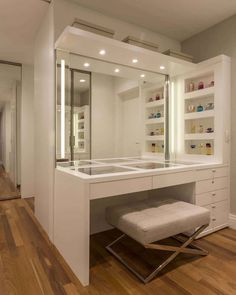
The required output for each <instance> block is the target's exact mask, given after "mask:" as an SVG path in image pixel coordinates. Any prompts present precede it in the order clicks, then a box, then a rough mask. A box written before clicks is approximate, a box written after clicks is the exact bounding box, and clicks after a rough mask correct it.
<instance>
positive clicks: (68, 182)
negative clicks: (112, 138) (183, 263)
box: [54, 159, 229, 285]
mask: <svg viewBox="0 0 236 295" xmlns="http://www.w3.org/2000/svg"><path fill="white" fill-rule="evenodd" d="M145 161H146V160H145ZM97 162H99V163H100V164H98V165H97V164H96V163H93V164H92V165H91V164H90V166H86V167H87V168H86V169H88V170H86V171H87V172H88V171H91V170H90V169H91V168H92V167H98V166H99V167H100V169H102V170H103V171H106V168H105V167H113V168H111V169H114V167H115V169H130V170H129V171H127V172H126V171H125V172H118V173H116V172H115V173H108V174H100V175H88V174H85V173H82V172H78V171H77V170H78V169H82V171H84V170H83V168H85V166H79V167H58V168H56V173H55V197H54V198H55V199H54V244H55V246H56V247H57V248H58V250H59V251H60V253H61V254H62V255H63V257H64V258H65V260H66V261H67V263H68V264H69V265H70V267H71V268H72V270H73V271H74V273H75V274H76V275H77V277H78V278H79V280H80V281H81V283H82V284H83V285H88V284H89V237H90V207H91V203H92V202H94V201H95V202H96V200H99V199H100V200H101V199H103V201H104V204H106V203H105V202H106V201H108V200H109V199H112V198H111V197H114V196H120V197H122V199H123V200H124V199H125V198H124V196H123V195H126V194H130V193H134V194H132V195H127V199H128V198H129V197H132V199H133V198H134V197H136V193H140V192H147V196H144V197H148V193H150V192H151V193H153V192H154V194H156V193H157V192H158V191H159V190H161V189H164V188H170V191H169V192H168V190H169V189H167V190H166V191H165V193H161V194H164V195H165V196H166V197H176V198H180V199H184V200H185V201H188V202H191V203H194V204H197V205H199V206H204V207H206V208H208V209H209V210H210V211H211V215H212V222H211V224H210V226H209V228H207V230H206V231H205V232H204V233H203V235H204V234H208V233H211V232H214V231H216V230H218V229H220V228H223V227H226V226H228V215H229V209H228V203H229V202H228V198H229V197H228V167H227V166H225V165H222V164H219V163H211V164H209V163H207V164H197V163H196V164H192V163H191V164H187V165H186V164H178V165H176V166H171V167H165V168H157V169H142V168H137V167H135V165H136V164H137V165H138V166H139V165H140V164H141V166H142V163H144V162H143V160H141V159H139V160H134V159H132V161H131V162H127V163H126V162H125V161H124V160H123V159H122V163H108V162H106V163H102V160H97ZM148 162H151V163H154V162H156V161H155V160H154V161H153V160H149V161H148ZM129 165H130V166H129ZM131 167H132V168H131ZM71 168H72V169H75V170H71ZM131 169H132V170H131ZM99 173H100V172H99ZM171 188H174V190H171ZM157 189H158V190H157ZM165 196H164V197H165ZM108 197H110V198H108ZM162 197H163V196H162ZM116 198H117V197H116ZM137 198H138V195H137ZM104 206H105V205H104ZM91 218H92V216H91ZM101 219H102V217H101ZM96 222H97V223H99V222H100V221H99V215H98V217H97V220H96V221H95V223H96ZM105 229H106V228H100V230H105ZM95 231H99V230H95ZM93 232H94V230H93Z"/></svg>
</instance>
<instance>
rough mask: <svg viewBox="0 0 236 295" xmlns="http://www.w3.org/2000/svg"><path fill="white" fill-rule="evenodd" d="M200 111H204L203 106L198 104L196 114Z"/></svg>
mask: <svg viewBox="0 0 236 295" xmlns="http://www.w3.org/2000/svg"><path fill="white" fill-rule="evenodd" d="M202 111H204V109H203V106H202V105H201V104H199V106H198V107H197V112H202Z"/></svg>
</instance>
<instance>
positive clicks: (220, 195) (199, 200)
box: [196, 189, 228, 206]
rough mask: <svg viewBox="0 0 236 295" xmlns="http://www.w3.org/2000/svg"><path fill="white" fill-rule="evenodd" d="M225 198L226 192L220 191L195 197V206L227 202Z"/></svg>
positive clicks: (225, 190) (226, 196) (224, 190)
mask: <svg viewBox="0 0 236 295" xmlns="http://www.w3.org/2000/svg"><path fill="white" fill-rule="evenodd" d="M227 198H228V190H227V189H221V190H218V191H213V192H208V193H204V194H200V195H196V205H198V206H205V205H209V204H212V203H217V202H220V201H224V200H227Z"/></svg>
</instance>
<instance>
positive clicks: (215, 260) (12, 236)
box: [0, 199, 236, 295]
mask: <svg viewBox="0 0 236 295" xmlns="http://www.w3.org/2000/svg"><path fill="white" fill-rule="evenodd" d="M30 208H32V206H31V207H30V205H29V204H28V202H27V201H25V200H21V199H19V200H12V201H3V202H0V295H123V294H124V295H213V294H214V295H236V279H235V273H236V231H234V230H231V229H224V230H221V231H219V232H217V233H214V234H212V235H210V236H207V237H205V238H202V239H200V240H198V241H197V244H198V245H199V246H201V247H203V248H206V249H207V250H208V251H209V252H210V254H209V255H208V256H206V257H204V258H202V257H193V256H190V255H179V256H178V258H177V259H176V260H175V261H173V263H171V264H170V265H168V267H167V268H166V269H165V271H163V272H162V273H161V274H160V276H159V277H157V278H155V279H154V280H153V281H151V282H150V283H148V284H147V285H144V284H143V283H141V282H140V281H139V280H138V279H137V278H136V277H135V276H133V275H132V274H131V273H130V272H129V271H128V270H127V269H126V268H125V267H124V266H123V265H121V264H120V263H119V261H117V260H116V259H115V258H114V257H113V256H111V255H110V254H109V253H108V252H107V251H106V249H105V246H106V245H107V244H108V243H109V242H111V241H112V240H113V239H114V238H115V237H117V236H118V235H119V234H120V233H119V232H118V231H116V230H111V231H107V232H103V233H99V234H96V235H93V236H92V237H91V249H90V252H91V268H90V270H91V271H90V273H91V283H90V285H89V286H88V287H86V288H84V287H82V285H81V284H80V282H79V281H78V280H77V278H76V277H75V275H74V274H73V272H72V271H71V270H70V268H69V267H68V265H67V264H66V263H65V261H64V259H63V258H62V257H61V256H60V254H59V253H58V251H57V250H56V249H55V247H54V246H53V245H52V243H51V242H50V241H49V239H48V237H47V236H46V234H45V232H44V230H43V229H42V228H41V226H40V225H39V223H38V221H37V220H36V219H35V217H34V213H33V211H32V210H31V209H30ZM117 250H118V251H119V252H120V254H121V255H124V256H125V257H127V258H129V259H130V257H131V259H132V263H133V265H134V266H136V267H137V268H138V269H142V268H143V270H145V271H148V270H149V269H152V268H153V267H154V265H155V263H157V262H158V261H159V260H160V259H161V258H162V257H161V256H160V253H159V254H157V252H156V251H153V250H152V251H147V252H144V251H143V249H142V248H140V247H139V246H138V245H137V244H136V243H135V242H134V241H132V240H131V239H130V240H129V239H128V240H126V241H124V243H122V244H121V245H120V246H118V248H117ZM131 259H130V260H131Z"/></svg>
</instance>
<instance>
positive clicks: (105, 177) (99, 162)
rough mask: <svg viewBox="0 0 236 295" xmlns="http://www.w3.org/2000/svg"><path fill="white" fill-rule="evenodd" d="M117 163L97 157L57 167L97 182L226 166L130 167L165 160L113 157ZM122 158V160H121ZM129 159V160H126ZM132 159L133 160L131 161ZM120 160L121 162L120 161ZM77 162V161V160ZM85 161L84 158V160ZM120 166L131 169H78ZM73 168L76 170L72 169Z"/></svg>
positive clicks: (205, 164)
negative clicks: (91, 171) (88, 171)
mask: <svg viewBox="0 0 236 295" xmlns="http://www.w3.org/2000/svg"><path fill="white" fill-rule="evenodd" d="M116 159H117V163H105V162H103V161H107V160H111V158H109V159H96V160H88V161H89V162H91V164H89V165H81V166H76V165H75V166H74V167H61V166H57V168H56V169H58V170H59V171H63V172H65V173H69V174H71V175H74V176H77V177H78V178H80V179H81V180H83V181H85V182H89V183H97V182H106V181H112V180H122V179H130V178H138V177H145V176H154V175H161V174H168V173H178V172H183V171H193V170H199V169H211V168H217V167H222V166H226V165H225V164H222V163H217V162H215V163H209V162H208V163H199V162H193V161H191V162H189V163H188V161H180V162H181V164H175V163H174V162H171V161H170V163H171V164H172V163H173V164H175V165H174V166H171V167H165V168H157V169H144V168H136V167H132V168H131V167H130V166H129V165H131V164H140V163H150V162H151V163H164V161H161V160H158V159H154V158H142V159H141V157H140V158H139V159H137V157H136V158H134V157H126V158H122V157H120V158H112V160H116ZM120 160H122V162H121V161H120ZM125 160H127V162H125ZM131 160H132V162H131ZM119 161H120V162H119ZM75 162H76V161H75ZM83 162H84V160H83ZM59 165H60V164H59ZM111 166H112V167H119V168H128V169H130V171H127V172H118V173H105V174H98V175H88V174H85V173H82V172H79V171H78V168H93V167H111ZM71 168H73V169H74V170H72V169H71Z"/></svg>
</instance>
